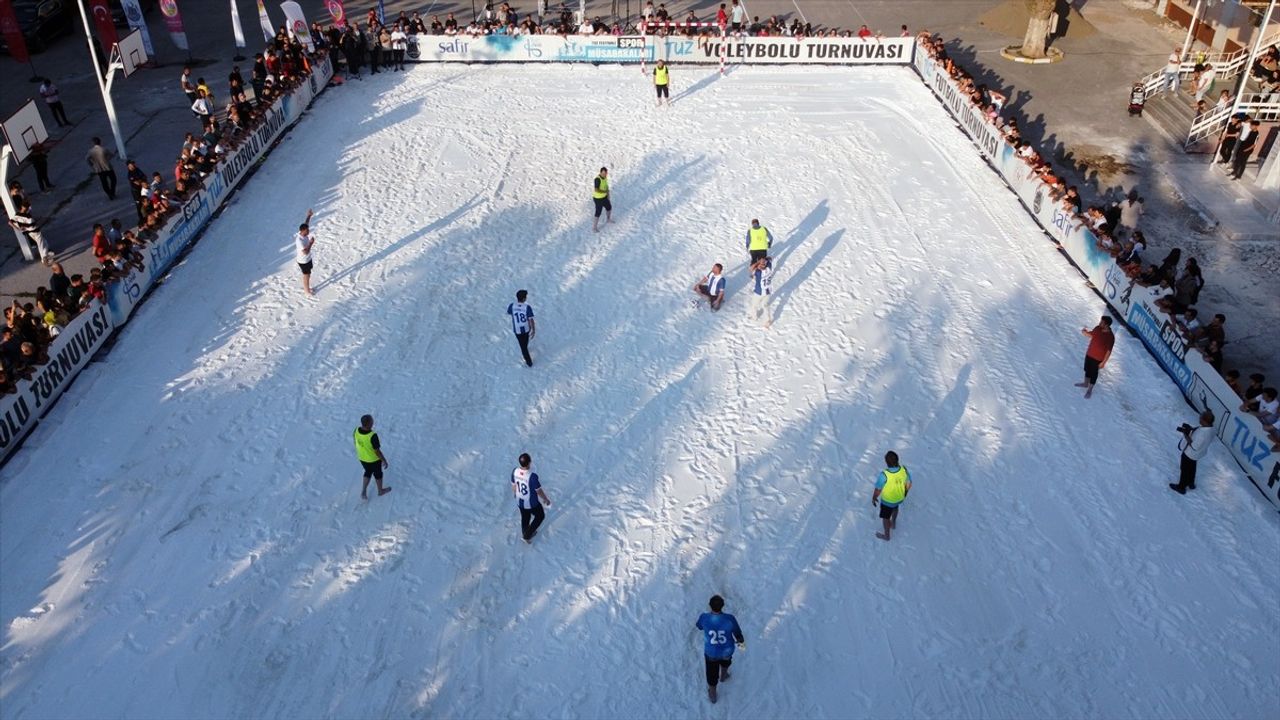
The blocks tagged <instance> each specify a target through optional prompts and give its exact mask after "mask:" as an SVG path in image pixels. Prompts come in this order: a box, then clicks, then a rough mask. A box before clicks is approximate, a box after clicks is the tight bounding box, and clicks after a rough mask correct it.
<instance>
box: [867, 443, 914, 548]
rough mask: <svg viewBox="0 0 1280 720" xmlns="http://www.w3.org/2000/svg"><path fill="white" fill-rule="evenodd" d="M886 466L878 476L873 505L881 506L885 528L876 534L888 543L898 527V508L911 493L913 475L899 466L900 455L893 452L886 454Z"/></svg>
mask: <svg viewBox="0 0 1280 720" xmlns="http://www.w3.org/2000/svg"><path fill="white" fill-rule="evenodd" d="M884 465H885V469H884V470H881V471H880V474H879V475H877V476H876V487H875V490H873V491H872V492H871V505H872V506H875V505H877V504H878V505H879V506H880V521H881V524H882V525H883V526H884V532H878V533H876V537H878V538H880V539H881V540H884V541H885V542H888V541H889V538H890V537H891V536H892V534H893V531H894V530H896V529H897V527H898V506H900V505H901V504H902V501H903V500H906V499H907V494H908V493H910V492H911V473H910V472H908V471H907V468H906V467H904V466H902V465H901V464H899V462H898V453H896V452H894V451H892V450H890V451H889V452H887V453H885V454H884Z"/></svg>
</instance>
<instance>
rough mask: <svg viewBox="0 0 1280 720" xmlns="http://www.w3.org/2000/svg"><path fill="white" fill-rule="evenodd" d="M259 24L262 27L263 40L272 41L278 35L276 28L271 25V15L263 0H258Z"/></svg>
mask: <svg viewBox="0 0 1280 720" xmlns="http://www.w3.org/2000/svg"><path fill="white" fill-rule="evenodd" d="M258 25H259V26H261V27H262V39H263V41H265V42H271V40H272V39H273V38H275V36H276V30H275V28H273V27H271V16H270V15H268V14H267V6H266V5H263V4H262V0H258Z"/></svg>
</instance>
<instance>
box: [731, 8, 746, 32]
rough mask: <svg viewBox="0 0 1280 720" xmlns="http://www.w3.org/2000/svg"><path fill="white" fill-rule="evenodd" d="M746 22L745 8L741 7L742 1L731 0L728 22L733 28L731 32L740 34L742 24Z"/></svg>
mask: <svg viewBox="0 0 1280 720" xmlns="http://www.w3.org/2000/svg"><path fill="white" fill-rule="evenodd" d="M746 22H747V9H746V8H744V7H742V3H740V2H738V0H733V3H732V6H731V7H730V9H729V23H730V25H731V26H732V28H733V32H734V33H736V34H740V33H741V32H742V26H743V24H744V23H746Z"/></svg>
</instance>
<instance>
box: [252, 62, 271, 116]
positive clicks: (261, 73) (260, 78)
mask: <svg viewBox="0 0 1280 720" xmlns="http://www.w3.org/2000/svg"><path fill="white" fill-rule="evenodd" d="M269 74H270V73H268V72H267V59H266V58H265V57H263V55H262V53H258V54H257V55H254V56H253V69H252V70H251V71H250V74H249V83H250V85H252V86H253V101H254V102H255V103H259V104H261V103H262V91H263V89H265V88H266V86H267V75H269Z"/></svg>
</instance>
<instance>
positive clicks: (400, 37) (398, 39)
mask: <svg viewBox="0 0 1280 720" xmlns="http://www.w3.org/2000/svg"><path fill="white" fill-rule="evenodd" d="M408 48H409V36H408V35H406V34H405V32H404V28H402V27H401V26H400V25H399V24H397V25H396V29H395V30H392V31H391V61H392V63H394V64H395V68H396V70H404V53H405V51H406V50H408Z"/></svg>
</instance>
